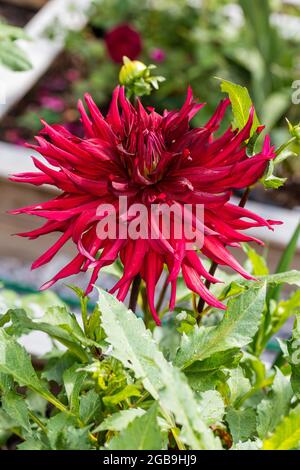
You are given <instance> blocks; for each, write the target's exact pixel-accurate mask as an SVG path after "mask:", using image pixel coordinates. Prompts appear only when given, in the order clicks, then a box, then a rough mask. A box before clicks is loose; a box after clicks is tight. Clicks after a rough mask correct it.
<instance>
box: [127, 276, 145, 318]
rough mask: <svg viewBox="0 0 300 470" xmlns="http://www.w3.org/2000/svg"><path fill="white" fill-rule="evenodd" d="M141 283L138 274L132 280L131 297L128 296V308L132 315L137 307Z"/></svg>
mask: <svg viewBox="0 0 300 470" xmlns="http://www.w3.org/2000/svg"><path fill="white" fill-rule="evenodd" d="M141 282H142V278H141V276H140V275H139V274H137V275H136V276H135V278H134V281H133V283H132V288H131V295H130V301H129V308H130V310H132V311H133V312H134V313H135V311H136V307H137V301H138V296H139V291H140V286H141Z"/></svg>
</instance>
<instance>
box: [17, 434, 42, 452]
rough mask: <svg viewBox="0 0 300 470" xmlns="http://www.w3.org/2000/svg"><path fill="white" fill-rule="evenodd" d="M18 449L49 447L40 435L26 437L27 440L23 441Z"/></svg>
mask: <svg viewBox="0 0 300 470" xmlns="http://www.w3.org/2000/svg"><path fill="white" fill-rule="evenodd" d="M17 449H18V450H47V449H48V447H47V445H45V443H44V442H42V441H41V440H40V439H39V438H38V437H37V438H34V437H30V438H29V439H26V441H25V442H22V443H21V444H19V445H18V447H17Z"/></svg>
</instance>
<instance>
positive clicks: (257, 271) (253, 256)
mask: <svg viewBox="0 0 300 470" xmlns="http://www.w3.org/2000/svg"><path fill="white" fill-rule="evenodd" d="M243 249H244V251H245V253H246V254H247V256H248V258H249V260H250V262H251V265H252V273H253V274H254V276H267V275H268V274H269V269H268V266H267V263H266V260H265V259H264V258H263V257H262V256H260V255H259V254H258V253H257V252H256V251H255V250H254V249H253V248H251V246H249V245H248V244H247V243H245V244H244V245H243Z"/></svg>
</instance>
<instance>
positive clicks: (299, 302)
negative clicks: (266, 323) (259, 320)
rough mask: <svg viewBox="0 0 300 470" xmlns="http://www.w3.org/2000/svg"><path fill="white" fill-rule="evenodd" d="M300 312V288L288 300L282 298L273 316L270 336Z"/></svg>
mask: <svg viewBox="0 0 300 470" xmlns="http://www.w3.org/2000/svg"><path fill="white" fill-rule="evenodd" d="M298 313H300V290H298V291H296V292H295V293H294V294H293V295H292V296H291V297H290V298H289V299H288V300H281V301H280V302H279V303H278V304H277V306H276V308H275V310H274V311H273V312H272V316H271V332H270V334H269V336H270V337H271V336H273V335H274V334H275V333H277V332H278V331H279V330H280V329H281V328H282V326H283V325H284V324H285V323H286V321H287V320H288V319H289V318H291V317H293V316H294V315H296V314H298Z"/></svg>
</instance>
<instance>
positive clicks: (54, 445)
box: [47, 413, 76, 450]
mask: <svg viewBox="0 0 300 470" xmlns="http://www.w3.org/2000/svg"><path fill="white" fill-rule="evenodd" d="M75 422H76V421H75V418H74V417H73V416H70V415H67V414H65V413H58V414H57V415H55V416H53V417H52V418H50V419H49V420H48V422H47V437H48V440H49V444H50V447H51V449H53V450H61V449H63V448H65V431H66V429H68V428H69V427H70V426H74V424H75ZM73 450H74V449H73Z"/></svg>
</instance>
